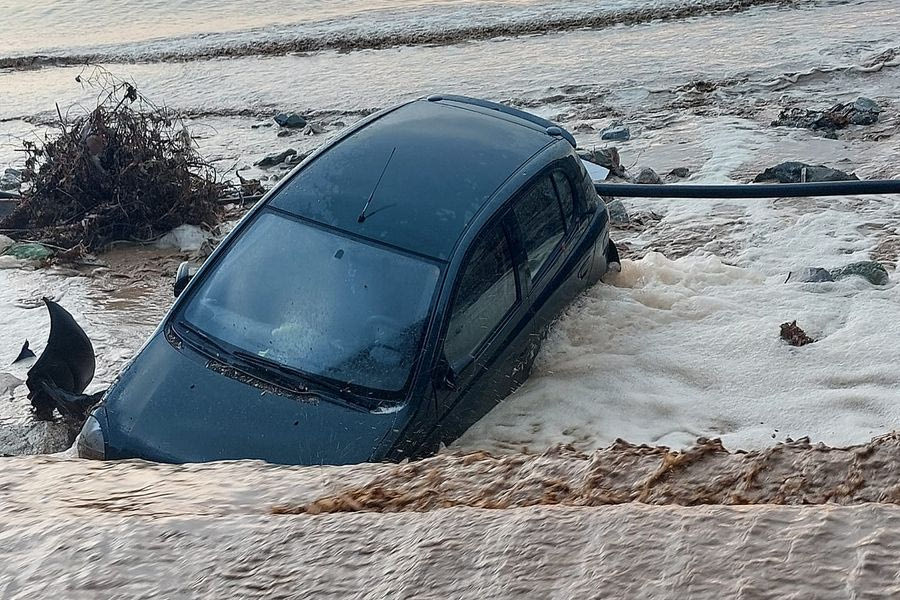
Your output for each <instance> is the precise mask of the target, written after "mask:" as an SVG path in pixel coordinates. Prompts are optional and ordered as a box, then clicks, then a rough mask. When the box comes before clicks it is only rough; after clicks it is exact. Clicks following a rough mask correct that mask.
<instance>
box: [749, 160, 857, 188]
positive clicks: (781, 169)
mask: <svg viewBox="0 0 900 600" xmlns="http://www.w3.org/2000/svg"><path fill="white" fill-rule="evenodd" d="M804 169H806V181H808V182H814V181H852V180H858V179H859V177H857V176H856V175H854V174H853V173H845V172H844V171H840V170H838V169H832V168H830V167H826V166H825V165H808V164H806V163H802V162H796V161H788V162H783V163H781V164H778V165H775V166H774V167H771V168H768V169H766V170H765V171H763V172H762V173H760V174H759V175H757V176H756V177H755V178H754V179H753V181H754V183H764V182H771V181H777V182H779V183H800V182H801V181H802V180H803V179H802V178H803V170H804Z"/></svg>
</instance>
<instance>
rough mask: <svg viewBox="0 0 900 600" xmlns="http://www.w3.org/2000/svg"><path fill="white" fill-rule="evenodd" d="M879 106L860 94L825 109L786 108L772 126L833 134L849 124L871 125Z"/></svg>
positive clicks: (879, 110)
mask: <svg viewBox="0 0 900 600" xmlns="http://www.w3.org/2000/svg"><path fill="white" fill-rule="evenodd" d="M880 112H881V107H880V106H878V104H877V103H876V102H875V101H874V100H871V99H869V98H866V97H864V96H860V97H859V98H857V99H856V100H855V101H853V102H851V103H847V104H845V103H841V102H838V103H837V104H835V105H834V106H832V107H831V108H829V109H827V110H809V109H805V108H786V109H784V110H783V111H781V114H779V115H778V118H777V119H776V120H775V121H773V122H772V125H773V126H785V127H798V128H801V129H812V130H814V131H823V132H825V133H826V134H830V135H831V136H834V132H835V131H836V130H838V129H844V128H845V127H847V126H849V125H872V124H874V123H876V122H877V121H878V113H880Z"/></svg>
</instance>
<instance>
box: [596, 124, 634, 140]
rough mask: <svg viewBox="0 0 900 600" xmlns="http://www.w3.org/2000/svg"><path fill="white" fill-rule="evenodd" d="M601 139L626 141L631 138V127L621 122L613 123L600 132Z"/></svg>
mask: <svg viewBox="0 0 900 600" xmlns="http://www.w3.org/2000/svg"><path fill="white" fill-rule="evenodd" d="M600 139H601V140H616V141H619V142H625V141H628V140H630V139H631V129H629V128H628V127H626V126H625V125H622V124H621V123H619V124H613V125H611V126H609V127H607V128H606V129H604V130H603V131H601V132H600Z"/></svg>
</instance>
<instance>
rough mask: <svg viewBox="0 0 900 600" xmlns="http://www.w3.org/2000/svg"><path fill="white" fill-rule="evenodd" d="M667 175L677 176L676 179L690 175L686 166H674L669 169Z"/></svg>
mask: <svg viewBox="0 0 900 600" xmlns="http://www.w3.org/2000/svg"><path fill="white" fill-rule="evenodd" d="M669 175H670V176H671V177H677V178H678V179H684V178H685V177H690V176H691V170H690V169H688V168H687V167H675V168H674V169H672V170H671V171H669Z"/></svg>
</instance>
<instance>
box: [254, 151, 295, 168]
mask: <svg viewBox="0 0 900 600" xmlns="http://www.w3.org/2000/svg"><path fill="white" fill-rule="evenodd" d="M296 154H297V151H296V150H294V149H293V148H288V149H287V150H284V151H283V152H279V153H277V154H269V155H267V156H266V157H265V158H263V159H262V160H260V161H258V162H256V163H254V164H255V165H256V166H257V167H262V168H264V169H266V168H268V167H274V166H275V165H280V164H281V163H283V162H284V161H285V160H287V159H289V158H290V157H292V156H294V155H296Z"/></svg>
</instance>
